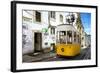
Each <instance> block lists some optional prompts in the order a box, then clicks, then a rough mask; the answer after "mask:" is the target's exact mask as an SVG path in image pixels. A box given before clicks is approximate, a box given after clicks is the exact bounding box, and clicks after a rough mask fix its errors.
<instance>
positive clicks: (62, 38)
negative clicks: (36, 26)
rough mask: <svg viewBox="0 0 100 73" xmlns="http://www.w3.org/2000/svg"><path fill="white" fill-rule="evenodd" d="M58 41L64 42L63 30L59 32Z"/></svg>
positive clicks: (64, 34) (64, 33)
mask: <svg viewBox="0 0 100 73" xmlns="http://www.w3.org/2000/svg"><path fill="white" fill-rule="evenodd" d="M59 43H63V44H66V32H65V31H60V32H59Z"/></svg>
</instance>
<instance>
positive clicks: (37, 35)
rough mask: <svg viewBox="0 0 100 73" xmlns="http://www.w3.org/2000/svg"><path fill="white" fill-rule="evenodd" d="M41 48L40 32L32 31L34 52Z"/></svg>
mask: <svg viewBox="0 0 100 73" xmlns="http://www.w3.org/2000/svg"><path fill="white" fill-rule="evenodd" d="M41 50H42V33H39V32H35V33H34V52H40V51H41Z"/></svg>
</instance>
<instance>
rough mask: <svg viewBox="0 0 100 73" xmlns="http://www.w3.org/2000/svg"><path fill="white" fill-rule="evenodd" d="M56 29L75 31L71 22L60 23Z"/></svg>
mask: <svg viewBox="0 0 100 73" xmlns="http://www.w3.org/2000/svg"><path fill="white" fill-rule="evenodd" d="M57 31H76V32H77V30H76V29H75V27H74V26H73V25H71V24H60V25H58V26H57Z"/></svg>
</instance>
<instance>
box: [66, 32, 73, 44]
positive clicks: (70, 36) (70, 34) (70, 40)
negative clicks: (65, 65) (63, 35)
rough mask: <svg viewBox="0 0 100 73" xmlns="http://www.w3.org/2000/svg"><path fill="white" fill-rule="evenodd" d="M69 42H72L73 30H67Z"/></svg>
mask: <svg viewBox="0 0 100 73" xmlns="http://www.w3.org/2000/svg"><path fill="white" fill-rule="evenodd" d="M67 43H68V44H72V31H67Z"/></svg>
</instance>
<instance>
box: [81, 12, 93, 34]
mask: <svg viewBox="0 0 100 73" xmlns="http://www.w3.org/2000/svg"><path fill="white" fill-rule="evenodd" d="M80 15H81V20H82V24H83V27H84V31H85V32H86V33H87V34H91V13H80Z"/></svg>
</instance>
